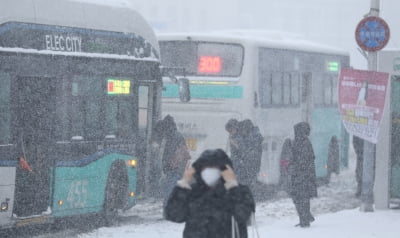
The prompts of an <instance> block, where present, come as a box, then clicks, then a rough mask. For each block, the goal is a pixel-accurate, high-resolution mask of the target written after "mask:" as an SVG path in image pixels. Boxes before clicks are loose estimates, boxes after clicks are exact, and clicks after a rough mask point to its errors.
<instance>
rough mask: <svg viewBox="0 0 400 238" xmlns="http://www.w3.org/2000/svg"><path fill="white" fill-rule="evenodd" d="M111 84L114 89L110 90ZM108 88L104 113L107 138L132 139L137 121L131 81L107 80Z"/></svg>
mask: <svg viewBox="0 0 400 238" xmlns="http://www.w3.org/2000/svg"><path fill="white" fill-rule="evenodd" d="M111 83H112V84H113V88H112V89H111V88H110V87H111ZM107 86H108V89H107V90H108V91H107V98H106V104H105V111H104V114H105V115H106V119H105V122H104V123H105V125H106V126H105V130H106V131H105V136H115V137H116V138H119V139H121V138H122V139H127V138H131V137H133V136H134V134H135V129H136V127H135V125H136V123H135V122H136V121H137V120H136V116H135V115H136V113H135V112H134V111H135V110H134V109H135V108H136V105H135V104H134V103H133V102H134V99H133V98H134V92H132V89H133V87H132V86H133V85H132V83H131V80H129V79H107ZM111 90H112V91H111Z"/></svg>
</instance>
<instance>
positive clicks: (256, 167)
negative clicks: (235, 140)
mask: <svg viewBox="0 0 400 238" xmlns="http://www.w3.org/2000/svg"><path fill="white" fill-rule="evenodd" d="M239 136H240V138H239V150H240V152H239V154H240V159H239V164H238V166H237V167H236V168H237V173H238V177H239V181H240V182H241V183H243V184H245V185H248V186H251V187H252V188H253V189H254V185H255V183H256V181H257V176H258V173H259V171H260V166H261V157H262V142H263V140H264V138H263V137H262V135H261V133H260V130H259V128H258V127H256V126H254V125H253V123H252V122H251V120H249V119H246V120H243V121H241V122H239ZM253 192H254V191H253Z"/></svg>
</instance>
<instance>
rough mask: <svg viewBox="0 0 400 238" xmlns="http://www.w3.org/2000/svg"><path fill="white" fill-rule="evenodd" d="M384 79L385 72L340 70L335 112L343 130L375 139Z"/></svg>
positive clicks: (381, 105) (361, 136)
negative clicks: (342, 125)
mask: <svg viewBox="0 0 400 238" xmlns="http://www.w3.org/2000/svg"><path fill="white" fill-rule="evenodd" d="M388 81H389V74H388V73H381V72H374V71H365V70H353V69H342V70H341V72H340V75H339V87H338V90H339V112H340V115H341V117H342V120H343V124H344V126H345V127H346V130H347V132H349V133H350V134H353V135H356V136H358V137H360V138H362V139H364V140H367V141H369V142H371V143H374V144H376V143H377V140H378V133H379V126H380V122H381V119H382V115H383V109H384V106H385V98H386V91H387V85H388Z"/></svg>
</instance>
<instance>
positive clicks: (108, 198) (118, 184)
mask: <svg viewBox="0 0 400 238" xmlns="http://www.w3.org/2000/svg"><path fill="white" fill-rule="evenodd" d="M127 201H128V172H127V169H126V166H125V162H124V161H116V162H114V163H113V164H112V166H111V169H110V171H109V173H108V178H107V186H106V191H105V197H104V210H103V217H104V221H105V223H106V225H107V226H112V225H113V224H115V223H116V221H117V217H118V210H120V209H123V208H124V206H125V204H126V203H127Z"/></svg>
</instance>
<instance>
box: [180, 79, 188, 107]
mask: <svg viewBox="0 0 400 238" xmlns="http://www.w3.org/2000/svg"><path fill="white" fill-rule="evenodd" d="M178 85H179V99H180V100H181V102H189V101H190V83H189V80H188V79H187V78H180V79H179V80H178Z"/></svg>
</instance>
